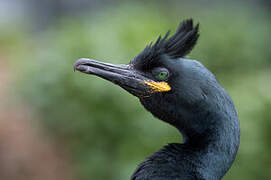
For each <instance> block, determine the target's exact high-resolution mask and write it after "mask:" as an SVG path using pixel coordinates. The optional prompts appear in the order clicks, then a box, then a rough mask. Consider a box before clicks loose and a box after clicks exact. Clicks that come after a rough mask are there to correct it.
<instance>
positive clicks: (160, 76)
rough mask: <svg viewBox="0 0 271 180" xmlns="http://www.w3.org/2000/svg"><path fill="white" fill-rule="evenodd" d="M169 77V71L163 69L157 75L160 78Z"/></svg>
mask: <svg viewBox="0 0 271 180" xmlns="http://www.w3.org/2000/svg"><path fill="white" fill-rule="evenodd" d="M167 77H168V72H167V71H161V72H159V73H158V74H157V75H156V78H157V79H159V80H165V79H167Z"/></svg>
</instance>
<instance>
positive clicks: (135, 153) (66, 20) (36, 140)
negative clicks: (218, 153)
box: [0, 0, 271, 180]
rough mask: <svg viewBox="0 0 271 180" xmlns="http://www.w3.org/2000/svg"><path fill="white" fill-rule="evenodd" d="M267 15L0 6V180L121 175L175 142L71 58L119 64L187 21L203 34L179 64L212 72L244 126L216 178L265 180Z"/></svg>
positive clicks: (167, 4) (266, 7) (204, 6)
mask: <svg viewBox="0 0 271 180" xmlns="http://www.w3.org/2000/svg"><path fill="white" fill-rule="evenodd" d="M270 10H271V4H270V1H268V0H258V1H256V0H249V1H245V0H243V1H242V0H239V1H226V0H225V1H214V0H200V1H184V0H183V1H177V0H176V1H173V0H169V1H146V0H141V1H124V0H123V1H121V0H88V1H87V0H46V1H35V0H13V1H10V0H2V1H0V179H8V180H13V179H22V180H24V179H27V180H32V179H39V180H42V179H58V180H59V179H80V180H87V179H99V180H103V179H104V180H105V179H107V180H108V179H112V180H125V179H129V177H130V175H131V174H132V173H133V171H134V170H135V168H136V166H137V164H139V163H140V162H141V161H143V160H144V158H145V157H146V156H148V155H150V154H151V153H152V152H154V151H156V150H158V149H159V148H161V147H162V146H163V145H165V144H167V143H172V142H181V141H182V139H181V136H180V134H179V133H178V131H177V130H176V129H174V128H173V127H171V126H169V125H168V124H165V123H163V122H161V121H159V120H157V119H155V118H154V117H152V115H151V114H150V113H148V112H147V111H146V110H145V109H144V108H143V107H142V106H141V105H140V103H139V101H138V100H137V98H135V97H132V96H131V95H130V94H128V93H127V92H125V91H123V90H121V89H120V88H119V87H117V86H115V85H113V84H110V83H108V82H106V81H104V80H101V79H98V78H96V77H92V76H86V75H83V74H81V73H74V72H73V63H74V62H75V61H76V60H77V59H78V58H81V57H88V58H93V59H98V60H102V61H106V62H111V63H128V62H129V61H130V60H132V59H133V57H135V56H136V55H137V54H138V53H139V52H140V51H141V50H143V48H144V47H145V46H146V45H147V44H148V43H150V42H151V41H153V40H156V38H157V37H158V36H159V35H160V34H164V33H166V32H167V30H169V29H171V31H172V32H174V31H175V29H176V28H177V25H178V23H179V22H180V21H182V20H184V19H186V18H193V19H194V21H195V22H199V23H200V34H201V36H200V38H199V41H198V44H197V45H196V47H195V48H194V50H193V51H192V53H191V54H190V55H189V56H188V58H191V59H196V60H199V61H201V62H202V63H203V64H204V65H205V66H206V67H207V68H208V69H210V70H211V71H212V72H213V73H214V74H215V75H216V77H217V78H218V80H219V81H220V83H221V84H222V85H223V87H224V88H225V89H226V90H227V91H228V93H229V94H230V95H231V97H232V99H233V101H234V102H235V105H236V109H237V112H238V115H239V119H240V123H241V144H240V149H239V152H238V155H237V158H236V161H235V163H234V165H233V166H232V168H231V169H230V171H229V172H228V173H227V175H226V176H225V178H224V179H225V180H233V179H246V180H255V179H266V180H268V179H271V141H270V138H271V131H270V130H271V83H270V78H271V51H270V47H271V38H270V32H271V21H270V18H271V14H270ZM18 177H19V178H18Z"/></svg>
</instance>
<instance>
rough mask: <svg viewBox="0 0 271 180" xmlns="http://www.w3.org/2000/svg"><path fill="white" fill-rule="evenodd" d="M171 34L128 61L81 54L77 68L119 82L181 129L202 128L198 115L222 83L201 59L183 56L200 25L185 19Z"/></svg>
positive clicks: (189, 47) (194, 42)
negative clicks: (113, 61) (115, 61)
mask: <svg viewBox="0 0 271 180" xmlns="http://www.w3.org/2000/svg"><path fill="white" fill-rule="evenodd" d="M168 36H169V32H168V33H166V35H165V36H164V37H161V36H160V37H159V38H158V39H157V41H156V42H155V43H153V44H152V43H151V44H150V45H148V46H147V47H146V48H145V49H144V50H143V51H142V52H141V53H140V54H139V55H138V56H136V57H135V58H134V59H133V60H132V61H131V62H130V63H129V64H128V65H113V64H110V63H102V62H98V61H95V60H90V59H85V58H82V59H79V60H78V61H76V63H75V64H74V69H75V70H78V71H81V72H83V73H86V74H93V75H97V76H99V77H101V78H103V79H106V80H108V81H111V82H113V83H115V84H117V85H119V86H120V87H122V88H123V89H125V90H127V91H128V92H129V93H131V94H133V95H135V96H137V97H138V98H139V99H140V101H141V103H142V104H143V105H144V107H145V108H146V109H147V110H149V111H150V112H151V113H152V114H153V115H154V116H156V117H158V118H160V119H162V120H163V121H166V122H168V123H170V124H172V125H174V126H176V127H178V129H180V130H181V131H186V129H191V130H192V131H191V132H194V131H195V129H196V130H197V131H202V130H203V129H202V128H204V122H196V121H199V120H200V118H198V120H195V119H197V116H200V115H201V113H202V112H203V111H202V108H203V107H205V108H206V107H208V105H209V104H211V102H208V100H209V99H212V98H211V96H215V95H214V94H213V93H215V91H216V90H214V89H217V88H219V87H220V86H219V87H216V86H217V85H218V83H217V82H216V80H215V77H214V76H213V75H212V73H210V72H209V71H208V70H207V69H206V68H205V67H204V66H203V65H201V64H200V63H199V62H197V61H195V60H188V59H183V57H184V56H185V55H187V54H188V53H189V52H190V51H191V50H192V48H193V47H194V45H195V44H196V42H197V39H198V37H199V34H198V25H196V26H193V21H192V20H191V19H190V20H186V21H184V22H182V23H180V25H179V27H178V29H177V31H176V32H175V34H174V35H172V36H171V37H168ZM208 96H210V98H208ZM192 121H193V122H192ZM205 124H207V123H205Z"/></svg>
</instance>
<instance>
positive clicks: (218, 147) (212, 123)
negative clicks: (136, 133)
mask: <svg viewBox="0 0 271 180" xmlns="http://www.w3.org/2000/svg"><path fill="white" fill-rule="evenodd" d="M143 105H144V103H143ZM145 107H146V108H147V109H148V108H155V107H147V106H145ZM150 110H151V109H150ZM174 111H175V112H177V110H174ZM178 112H181V111H180V110H179V111H178ZM195 113H196V114H197V115H196V116H185V117H186V118H185V117H184V116H183V114H185V112H181V113H180V115H178V114H175V115H174V117H173V116H172V114H173V113H171V114H166V115H164V113H163V116H161V115H160V113H159V112H158V113H157V114H155V113H153V114H154V115H155V116H157V117H158V118H159V119H162V120H163V121H166V122H168V123H170V124H172V125H174V126H175V127H176V128H177V129H179V131H180V132H181V133H182V135H183V137H184V142H183V143H182V144H175V145H174V146H168V147H167V146H166V148H163V149H162V150H161V151H158V154H159V153H169V152H170V154H171V155H172V156H175V157H174V158H175V159H178V162H177V164H178V163H179V164H180V165H179V166H180V167H185V166H189V167H193V168H192V169H193V172H192V171H191V173H195V172H196V173H197V177H200V178H198V179H206V180H207V179H208V180H219V179H221V178H222V177H223V176H224V175H225V174H226V172H227V171H228V170H229V168H230V167H231V165H232V163H233V161H234V159H235V156H236V153H237V150H238V147H239V136H240V129H239V122H238V117H237V114H236V112H235V109H234V106H233V104H232V102H231V101H230V103H229V104H226V105H225V104H224V107H223V110H222V108H221V110H220V109H215V110H214V111H209V110H206V111H200V112H195ZM165 117H167V118H165ZM168 117H171V118H173V119H171V120H169V119H168ZM178 118H180V119H178ZM178 122H180V124H178ZM203 122H206V123H203ZM187 124H190V125H191V124H192V125H191V126H188V125H187ZM176 149H177V151H176ZM172 152H175V153H172ZM184 163H186V164H184ZM187 164H190V165H187ZM196 179H197V178H196Z"/></svg>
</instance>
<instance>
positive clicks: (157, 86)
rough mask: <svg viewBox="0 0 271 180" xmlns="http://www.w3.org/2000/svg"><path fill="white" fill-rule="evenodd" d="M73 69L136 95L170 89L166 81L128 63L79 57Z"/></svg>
mask: <svg viewBox="0 0 271 180" xmlns="http://www.w3.org/2000/svg"><path fill="white" fill-rule="evenodd" d="M75 70H77V71H80V72H83V73H85V74H93V75H96V76H99V77H101V78H103V79H106V80H108V81H111V82H113V83H115V84H117V85H119V86H120V87H122V88H123V89H125V90H127V91H128V92H129V93H131V94H133V95H135V96H138V97H145V96H150V95H151V94H153V93H154V92H163V91H169V90H170V86H169V85H168V84H167V83H165V82H155V81H153V80H151V79H149V78H147V77H146V76H144V74H143V73H141V72H139V71H137V70H135V69H134V68H133V67H132V66H130V65H114V64H110V63H103V62H98V61H95V60H92V59H87V58H81V59H78V60H77V61H76V62H75V63H74V71H75Z"/></svg>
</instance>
